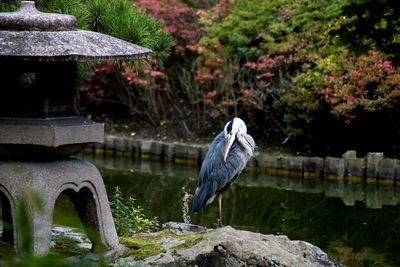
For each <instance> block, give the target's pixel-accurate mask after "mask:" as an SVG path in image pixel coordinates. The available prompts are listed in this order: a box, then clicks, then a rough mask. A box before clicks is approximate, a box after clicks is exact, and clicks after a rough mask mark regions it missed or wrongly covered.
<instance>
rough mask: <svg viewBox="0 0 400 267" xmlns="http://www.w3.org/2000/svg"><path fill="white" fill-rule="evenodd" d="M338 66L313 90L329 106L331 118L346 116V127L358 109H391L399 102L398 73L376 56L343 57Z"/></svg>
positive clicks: (390, 64)
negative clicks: (334, 115)
mask: <svg viewBox="0 0 400 267" xmlns="http://www.w3.org/2000/svg"><path fill="white" fill-rule="evenodd" d="M338 64H340V65H341V66H342V68H337V69H335V70H334V71H331V72H330V73H327V74H326V75H325V76H324V77H323V81H322V82H321V83H322V84H321V85H319V86H316V89H315V90H316V92H317V93H318V94H319V95H320V96H321V97H322V98H323V99H324V100H325V101H326V102H327V103H328V104H330V105H331V109H332V110H331V112H332V113H333V114H336V115H342V116H345V118H346V123H348V124H349V123H350V122H351V120H353V119H354V118H356V115H355V112H356V109H357V108H361V109H364V110H366V111H369V112H372V111H375V110H380V109H383V108H391V107H393V106H394V105H395V104H396V103H397V102H398V101H399V100H400V70H399V69H398V68H396V67H394V66H393V65H392V63H391V62H390V61H385V60H383V59H382V57H381V54H380V53H379V52H376V51H370V52H369V54H368V55H365V56H361V57H359V58H352V57H349V58H347V57H345V56H343V55H342V56H341V57H339V62H338ZM339 69H340V70H339Z"/></svg>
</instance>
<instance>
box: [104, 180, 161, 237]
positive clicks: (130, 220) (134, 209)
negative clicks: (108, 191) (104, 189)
mask: <svg viewBox="0 0 400 267" xmlns="http://www.w3.org/2000/svg"><path fill="white" fill-rule="evenodd" d="M135 201H136V200H135V199H134V198H133V197H128V198H124V196H123V194H122V192H121V190H120V188H119V187H118V186H116V187H115V189H114V193H113V195H112V196H111V201H110V207H111V212H112V214H113V217H114V223H115V228H116V230H117V233H118V235H119V236H128V235H131V234H134V233H138V232H151V231H155V230H157V228H158V225H159V222H158V220H157V217H154V218H153V219H146V218H145V215H144V214H143V209H142V208H141V207H140V206H139V205H136V204H135Z"/></svg>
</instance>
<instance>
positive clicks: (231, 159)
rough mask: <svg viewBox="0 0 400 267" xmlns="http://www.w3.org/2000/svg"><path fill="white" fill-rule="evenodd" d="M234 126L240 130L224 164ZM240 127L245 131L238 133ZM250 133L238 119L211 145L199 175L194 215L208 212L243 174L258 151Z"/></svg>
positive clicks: (228, 125) (229, 123) (236, 132)
mask: <svg viewBox="0 0 400 267" xmlns="http://www.w3.org/2000/svg"><path fill="white" fill-rule="evenodd" d="M234 120H235V121H234ZM234 122H235V123H236V124H235V126H237V127H236V128H237V129H236V130H235V131H233V132H234V134H235V140H234V142H233V143H232V146H231V147H230V150H229V152H228V154H227V157H226V160H224V152H225V149H226V147H227V144H228V137H227V134H228V133H230V132H232V125H233V123H234ZM239 123H240V125H239V126H238V124H239ZM241 124H243V125H241ZM238 127H241V131H237V130H238ZM242 128H243V129H242ZM246 132H247V129H246V125H245V124H244V122H243V121H242V120H240V119H239V118H234V119H233V120H232V121H230V122H228V123H227V125H226V126H225V129H224V131H222V132H221V133H219V134H218V135H217V137H215V139H214V141H213V142H212V143H211V145H210V148H209V149H208V152H207V154H206V157H205V159H204V161H203V164H202V166H201V169H200V173H199V184H198V187H197V188H196V192H195V196H194V198H193V206H192V211H193V212H194V213H197V212H199V211H200V210H201V208H204V209H205V208H206V207H207V205H208V204H209V203H211V202H212V201H213V200H214V198H215V196H217V195H218V194H221V193H222V192H224V191H225V190H227V189H228V188H229V187H230V186H231V185H232V183H233V182H234V181H235V180H236V179H237V178H238V176H239V175H240V173H241V172H242V171H243V169H244V167H245V166H246V163H247V161H248V159H249V158H250V157H251V156H252V155H253V152H254V147H255V142H254V140H253V138H252V137H251V136H250V135H248V134H247V133H246ZM236 134H237V137H236Z"/></svg>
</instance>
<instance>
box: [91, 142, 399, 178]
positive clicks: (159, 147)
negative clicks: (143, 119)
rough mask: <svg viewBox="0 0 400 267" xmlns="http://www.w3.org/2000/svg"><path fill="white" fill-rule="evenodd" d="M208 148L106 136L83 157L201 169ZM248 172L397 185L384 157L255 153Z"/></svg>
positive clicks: (393, 167)
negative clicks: (151, 161) (169, 163)
mask: <svg viewBox="0 0 400 267" xmlns="http://www.w3.org/2000/svg"><path fill="white" fill-rule="evenodd" d="M208 147H209V144H188V143H182V142H172V143H171V142H163V141H157V140H149V139H140V138H135V137H118V136H112V135H108V136H106V137H105V139H104V143H96V144H91V145H89V146H88V147H86V149H85V153H93V154H98V155H104V154H106V155H113V156H116V157H135V158H145V159H149V158H151V159H157V160H163V161H174V162H178V163H187V164H192V165H200V164H201V162H202V160H203V158H204V156H205V154H206V153H207V150H208ZM246 168H247V169H256V170H257V171H263V172H266V173H268V174H271V175H280V176H294V177H299V178H304V179H325V180H333V181H348V182H351V183H368V184H383V185H393V186H395V185H396V184H398V183H400V160H397V159H390V158H385V157H384V155H383V153H376V152H373V153H368V154H367V156H366V157H364V158H357V156H356V152H355V151H347V152H346V153H344V154H343V156H342V157H341V158H334V157H325V158H322V157H303V156H285V155H282V154H270V153H265V152H260V151H257V152H256V153H255V156H254V157H253V158H252V159H251V160H250V161H249V162H248V164H247V167H246Z"/></svg>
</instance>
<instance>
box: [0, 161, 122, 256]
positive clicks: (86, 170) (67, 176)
mask: <svg viewBox="0 0 400 267" xmlns="http://www.w3.org/2000/svg"><path fill="white" fill-rule="evenodd" d="M60 194H66V195H67V196H69V198H70V199H71V202H72V203H73V204H74V206H75V209H76V210H77V213H78V215H79V217H80V219H81V223H82V225H83V227H84V229H85V232H86V234H87V236H88V237H89V239H90V240H91V242H92V245H93V247H92V250H96V249H104V248H111V249H115V250H117V252H118V251H119V252H122V250H123V249H124V247H123V246H121V245H120V244H119V241H118V236H117V233H116V230H115V226H114V221H113V218H112V214H111V210H110V206H109V202H108V198H107V193H106V190H105V187H104V183H103V179H102V177H101V174H100V173H99V171H98V170H97V168H96V167H95V166H94V165H92V164H91V163H89V162H87V161H84V160H80V159H74V158H67V159H64V160H59V161H52V162H41V163H37V162H16V161H8V162H0V197H1V198H0V199H1V202H2V203H1V206H2V210H3V212H2V220H3V223H4V225H7V227H4V230H3V234H2V236H1V240H2V241H3V243H8V244H14V246H15V248H16V249H17V251H18V252H21V250H22V249H27V248H26V240H29V238H31V240H32V241H31V242H32V246H31V249H32V250H33V252H34V253H35V254H37V255H40V254H46V253H47V252H49V249H50V242H51V227H52V221H53V212H54V205H55V203H56V200H57V199H58V197H59V196H60ZM38 200H39V201H38ZM21 205H25V209H21ZM12 210H15V211H16V213H12V212H11V211H12ZM18 212H20V213H24V212H25V213H28V214H18ZM25 215H27V218H29V220H30V227H31V229H30V231H27V230H26V229H27V227H29V226H28V225H27V224H26V223H25V224H21V222H19V221H18V219H17V218H22V217H24V216H25ZM21 227H22V228H24V229H25V230H23V229H21ZM24 235H30V236H24Z"/></svg>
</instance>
